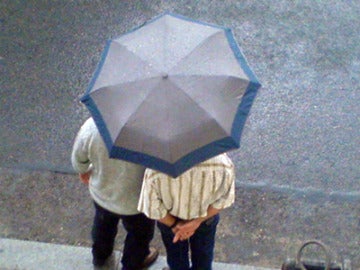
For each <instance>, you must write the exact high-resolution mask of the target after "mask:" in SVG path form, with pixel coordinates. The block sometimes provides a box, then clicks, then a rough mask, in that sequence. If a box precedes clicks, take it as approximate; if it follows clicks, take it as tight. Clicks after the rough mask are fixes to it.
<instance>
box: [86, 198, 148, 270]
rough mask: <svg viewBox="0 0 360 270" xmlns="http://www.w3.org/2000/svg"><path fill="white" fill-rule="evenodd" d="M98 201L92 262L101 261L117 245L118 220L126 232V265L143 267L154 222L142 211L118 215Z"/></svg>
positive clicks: (93, 230)
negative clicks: (140, 212)
mask: <svg viewBox="0 0 360 270" xmlns="http://www.w3.org/2000/svg"><path fill="white" fill-rule="evenodd" d="M94 204H95V218H94V223H93V227H92V232H91V234H92V239H93V246H92V254H93V263H94V264H96V265H99V264H100V265H101V264H102V263H104V262H105V260H106V259H107V258H108V257H109V256H110V255H111V253H112V252H113V249H114V243H115V238H116V234H117V231H118V223H119V220H120V219H121V220H122V224H123V226H124V228H125V230H126V232H127V234H126V238H125V243H124V250H123V256H122V259H121V262H122V265H123V269H126V270H135V269H140V268H141V267H140V265H141V264H142V263H143V261H144V259H145V257H146V256H147V255H148V254H149V245H150V241H151V240H152V238H153V236H154V228H155V222H154V221H153V220H151V219H148V218H147V217H146V216H145V215H143V214H137V215H118V214H115V213H112V212H110V211H108V210H106V209H104V208H102V207H101V206H99V205H98V204H96V203H94Z"/></svg>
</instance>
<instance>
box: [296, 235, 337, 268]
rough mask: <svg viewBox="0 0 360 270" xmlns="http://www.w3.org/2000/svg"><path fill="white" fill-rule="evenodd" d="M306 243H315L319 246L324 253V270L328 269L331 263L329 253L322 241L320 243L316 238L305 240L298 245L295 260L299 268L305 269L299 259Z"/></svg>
mask: <svg viewBox="0 0 360 270" xmlns="http://www.w3.org/2000/svg"><path fill="white" fill-rule="evenodd" d="M308 245H317V246H320V247H321V249H322V250H323V252H324V253H325V256H326V260H325V270H330V263H331V258H330V253H329V251H328V249H327V247H326V246H325V245H324V244H323V243H321V242H320V241H317V240H310V241H307V242H305V243H304V244H303V245H302V246H301V247H300V249H299V251H298V253H297V256H296V262H297V264H298V265H299V266H300V268H301V270H307V269H306V267H305V265H304V264H303V263H302V261H301V257H302V253H303V250H304V248H305V247H306V246H308Z"/></svg>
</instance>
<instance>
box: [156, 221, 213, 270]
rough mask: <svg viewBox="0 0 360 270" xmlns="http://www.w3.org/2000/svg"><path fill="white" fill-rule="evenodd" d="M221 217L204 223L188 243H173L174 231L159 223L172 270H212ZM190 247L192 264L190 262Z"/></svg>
mask: <svg viewBox="0 0 360 270" xmlns="http://www.w3.org/2000/svg"><path fill="white" fill-rule="evenodd" d="M218 223H219V215H215V216H214V217H212V218H210V219H208V220H207V221H205V222H203V223H202V224H201V225H200V227H199V228H198V229H197V230H196V232H195V234H194V235H193V236H191V237H190V239H189V240H188V241H179V242H177V243H175V244H174V243H173V242H172V241H173V238H174V233H173V232H172V230H171V229H170V228H169V227H168V226H166V225H164V224H162V223H160V222H158V227H159V230H160V232H161V237H162V240H163V242H164V245H165V248H166V256H167V263H168V265H169V267H170V269H171V270H189V269H191V270H211V265H212V261H213V259H214V247H215V235H216V227H217V224H218ZM189 246H190V250H191V264H192V266H191V267H190V262H189Z"/></svg>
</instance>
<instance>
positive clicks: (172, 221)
mask: <svg viewBox="0 0 360 270" xmlns="http://www.w3.org/2000/svg"><path fill="white" fill-rule="evenodd" d="M158 221H159V222H161V223H162V224H164V225H166V226H168V227H170V228H171V229H173V228H175V227H176V226H177V224H178V223H179V221H180V220H179V219H178V218H176V217H174V216H172V215H171V214H170V213H167V214H166V216H165V217H163V218H160V219H158Z"/></svg>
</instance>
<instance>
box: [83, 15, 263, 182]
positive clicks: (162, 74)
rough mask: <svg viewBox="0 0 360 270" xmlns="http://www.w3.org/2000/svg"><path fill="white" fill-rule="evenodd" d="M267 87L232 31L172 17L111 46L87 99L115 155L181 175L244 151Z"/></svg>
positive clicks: (84, 97) (137, 31)
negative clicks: (253, 110)
mask: <svg viewBox="0 0 360 270" xmlns="http://www.w3.org/2000/svg"><path fill="white" fill-rule="evenodd" d="M259 88H260V83H259V82H258V80H257V79H256V77H255V75H254V74H253V72H252V71H251V69H250V68H249V66H248V64H247V62H246V60H245V58H244V56H243V54H242V53H241V51H240V49H239V47H238V45H237V43H236V41H235V39H234V37H233V34H232V32H231V30H230V29H228V28H224V27H219V26H215V25H210V24H207V23H203V22H198V21H194V20H191V19H188V18H185V17H182V16H179V15H174V14H164V15H161V16H159V17H157V18H155V19H153V20H151V21H149V22H147V23H145V24H143V25H142V26H140V27H139V28H137V29H135V30H133V31H131V32H129V33H126V34H124V35H122V36H120V37H119V38H115V39H113V40H110V41H109V42H108V43H107V45H106V48H105V50H104V52H103V55H102V59H101V62H100V63H99V65H98V68H97V70H96V72H95V74H94V76H93V78H92V80H91V83H90V85H89V87H88V89H87V91H86V93H85V95H84V96H83V97H82V98H81V101H82V102H83V103H84V104H85V105H86V106H87V108H88V109H89V111H90V113H91V115H92V117H93V118H94V121H95V123H96V125H97V127H98V129H99V131H100V133H101V135H102V137H103V140H104V142H105V144H106V146H107V148H108V151H109V156H110V157H112V158H118V159H123V160H127V161H130V162H134V163H137V164H142V165H144V166H146V167H149V168H153V169H155V170H159V171H162V172H164V173H167V174H169V175H171V176H173V177H176V176H178V175H180V174H181V173H182V172H184V171H186V170H187V169H189V168H190V167H192V166H194V165H195V164H197V163H200V162H202V161H204V160H206V159H209V158H211V157H213V156H215V155H218V154H220V153H223V152H226V151H229V150H231V149H236V148H238V147H239V146H240V136H241V132H242V129H243V126H244V124H245V120H246V117H247V115H248V113H249V110H250V107H251V105H252V103H253V100H254V98H255V95H256V92H257V90H258V89H259Z"/></svg>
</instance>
